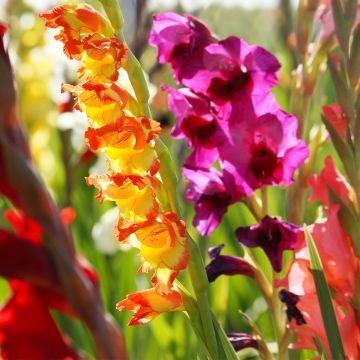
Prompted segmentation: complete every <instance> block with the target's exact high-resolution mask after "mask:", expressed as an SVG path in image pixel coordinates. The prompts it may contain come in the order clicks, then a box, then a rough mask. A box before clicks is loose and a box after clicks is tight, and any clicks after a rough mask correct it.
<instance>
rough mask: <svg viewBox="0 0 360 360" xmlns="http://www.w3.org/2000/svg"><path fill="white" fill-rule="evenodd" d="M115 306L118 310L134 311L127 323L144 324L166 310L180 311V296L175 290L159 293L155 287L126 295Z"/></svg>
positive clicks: (181, 308)
mask: <svg viewBox="0 0 360 360" xmlns="http://www.w3.org/2000/svg"><path fill="white" fill-rule="evenodd" d="M116 308H117V309H118V310H120V311H122V310H130V311H132V312H133V313H134V315H133V317H132V318H131V320H130V322H129V325H130V326H131V325H139V324H146V323H148V322H149V321H151V320H153V319H155V318H156V317H157V316H158V315H160V314H161V313H164V312H168V311H182V310H183V307H182V297H181V294H180V293H179V292H177V291H176V290H171V291H170V292H169V293H168V294H166V295H160V294H159V293H157V292H156V290H155V289H149V290H145V291H140V292H137V293H135V294H130V295H127V297H126V299H124V300H122V301H120V302H119V303H118V304H117V305H116Z"/></svg>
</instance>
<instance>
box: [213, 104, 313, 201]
mask: <svg viewBox="0 0 360 360" xmlns="http://www.w3.org/2000/svg"><path fill="white" fill-rule="evenodd" d="M245 116H246V115H245ZM222 130H223V133H222V134H221V135H218V136H219V140H218V141H219V147H218V149H219V154H220V158H221V163H222V164H223V168H224V177H230V178H231V179H234V181H235V183H236V187H243V189H244V191H245V193H246V194H247V195H250V194H251V193H252V192H253V191H254V190H255V189H257V188H259V187H262V186H263V185H277V184H280V183H282V184H284V185H289V184H291V182H292V181H293V174H294V171H295V170H296V169H297V168H298V167H299V166H300V165H301V164H302V163H303V162H304V161H305V159H306V158H307V157H308V155H309V150H308V148H307V146H306V144H305V143H304V142H303V141H302V140H300V139H299V138H297V136H296V131H297V119H296V118H295V117H294V116H292V115H290V114H287V113H285V112H284V111H282V110H278V111H277V112H276V113H265V114H264V115H262V116H260V117H259V118H257V119H256V118H255V119H254V121H248V120H247V119H246V118H245V117H244V119H243V120H240V121H239V122H237V123H236V124H226V125H225V124H224V125H223V127H222ZM239 144H241V156H239ZM225 181H226V180H225Z"/></svg>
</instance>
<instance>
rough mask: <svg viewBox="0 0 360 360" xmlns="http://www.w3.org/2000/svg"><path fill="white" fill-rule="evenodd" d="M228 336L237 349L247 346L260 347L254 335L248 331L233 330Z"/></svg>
mask: <svg viewBox="0 0 360 360" xmlns="http://www.w3.org/2000/svg"><path fill="white" fill-rule="evenodd" d="M227 337H228V339H229V341H230V342H231V345H232V346H233V347H234V349H235V351H240V350H242V349H246V348H254V349H258V348H259V344H258V342H257V341H256V339H255V337H254V336H252V335H249V334H246V333H236V332H231V333H228V334H227Z"/></svg>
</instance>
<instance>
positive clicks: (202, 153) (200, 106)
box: [162, 86, 218, 167]
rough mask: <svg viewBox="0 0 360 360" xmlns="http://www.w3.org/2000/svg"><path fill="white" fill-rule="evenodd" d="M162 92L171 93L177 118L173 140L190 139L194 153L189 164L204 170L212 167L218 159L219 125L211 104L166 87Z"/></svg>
mask: <svg viewBox="0 0 360 360" xmlns="http://www.w3.org/2000/svg"><path fill="white" fill-rule="evenodd" d="M162 89H163V90H165V91H167V92H168V93H169V98H168V102H169V109H170V110H171V111H172V112H173V113H174V115H175V117H176V124H175V127H174V129H173V130H172V133H171V134H172V136H173V137H175V138H177V139H180V138H184V137H185V138H187V140H188V145H189V146H190V147H192V148H193V149H194V152H193V154H192V155H191V156H190V158H189V159H188V160H187V164H191V165H195V166H203V167H206V166H208V165H211V164H213V163H214V161H215V160H216V159H217V157H218V150H217V147H216V146H217V144H216V142H215V139H214V134H215V133H216V129H217V124H216V119H215V115H214V114H212V113H211V108H210V102H209V100H208V99H206V98H205V97H204V96H199V95H197V94H195V93H193V92H192V91H191V90H189V89H186V88H184V89H179V90H178V89H172V88H170V87H168V86H163V87H162Z"/></svg>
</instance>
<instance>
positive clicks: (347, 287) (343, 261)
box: [279, 205, 360, 360]
mask: <svg viewBox="0 0 360 360" xmlns="http://www.w3.org/2000/svg"><path fill="white" fill-rule="evenodd" d="M337 212H338V206H335V205H331V206H329V208H328V209H327V216H328V218H327V219H326V221H324V222H320V223H316V224H314V225H312V226H311V227H310V232H311V234H312V237H313V239H314V241H315V244H316V247H317V249H318V252H319V255H320V258H321V262H322V265H323V268H324V274H325V278H326V281H327V283H328V284H329V286H330V287H331V289H332V295H333V299H332V302H333V307H334V310H335V315H336V319H337V322H338V325H339V330H340V334H341V339H342V342H343V345H344V350H345V354H346V356H347V358H349V359H352V360H356V359H358V348H359V345H360V330H359V327H358V325H357V322H356V315H355V311H354V309H353V308H352V307H351V306H350V303H351V302H352V301H354V300H353V299H354V296H355V278H356V274H357V271H358V266H357V260H356V256H355V254H354V251H353V249H352V248H351V243H350V239H349V237H348V236H347V234H346V233H345V232H344V230H343V229H342V227H341V225H340V222H339V219H338V217H337ZM339 254H341V256H339ZM279 285H280V286H286V287H287V289H288V290H289V291H290V292H291V293H293V294H295V296H298V297H299V300H298V302H297V303H296V308H297V309H298V310H299V311H300V313H301V315H302V316H303V318H304V320H305V321H306V324H305V325H302V326H299V324H296V322H292V323H291V324H290V326H291V327H292V328H294V330H295V332H296V334H297V341H296V343H295V344H293V345H292V347H293V348H296V349H297V348H301V349H304V348H305V349H316V344H315V343H314V338H315V337H318V338H319V339H320V340H321V342H322V344H323V345H324V348H325V352H326V354H327V356H328V357H330V356H329V354H330V349H329V344H328V341H327V337H326V332H325V328H324V325H323V321H322V319H321V311H320V305H319V302H318V299H317V295H316V288H315V283H314V279H313V276H312V273H311V269H310V257H309V251H308V248H307V247H306V242H305V236H304V234H303V233H300V236H299V238H298V241H297V246H296V248H295V261H294V263H293V264H292V266H291V269H290V271H289V273H288V275H287V277H286V279H285V280H284V281H282V282H281V284H279Z"/></svg>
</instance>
